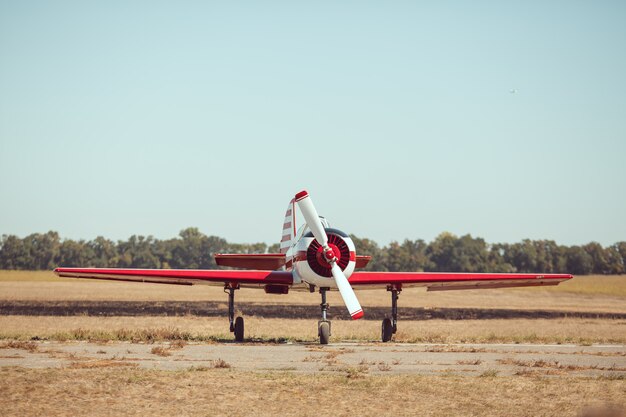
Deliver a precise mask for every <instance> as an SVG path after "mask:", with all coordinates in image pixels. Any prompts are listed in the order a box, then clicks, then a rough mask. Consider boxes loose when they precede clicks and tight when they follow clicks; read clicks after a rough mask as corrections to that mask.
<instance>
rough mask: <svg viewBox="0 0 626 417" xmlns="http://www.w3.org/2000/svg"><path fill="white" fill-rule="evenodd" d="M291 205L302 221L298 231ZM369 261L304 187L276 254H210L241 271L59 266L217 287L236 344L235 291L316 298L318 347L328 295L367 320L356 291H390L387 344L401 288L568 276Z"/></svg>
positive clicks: (69, 274)
mask: <svg viewBox="0 0 626 417" xmlns="http://www.w3.org/2000/svg"><path fill="white" fill-rule="evenodd" d="M296 206H297V207H298V208H299V209H300V212H301V213H302V216H303V217H304V224H303V225H302V226H301V227H300V228H299V230H296ZM370 260H371V256H362V255H357V254H356V248H355V245H354V242H353V241H352V239H351V238H350V237H349V236H348V235H347V234H346V233H344V232H342V231H341V230H339V229H335V228H332V227H330V225H329V223H328V221H327V220H326V219H325V218H324V217H321V216H319V215H318V213H317V210H316V209H315V206H314V205H313V201H312V200H311V197H310V195H309V194H308V192H307V191H306V190H303V191H300V192H299V193H297V194H296V195H295V197H294V198H292V199H291V201H290V202H289V205H288V207H287V211H286V213H285V220H284V223H283V229H282V238H281V241H280V252H279V253H263V254H221V253H218V254H215V261H216V263H217V265H220V266H225V267H234V268H242V269H239V270H234V269H230V270H197V269H196V270H193V269H121V268H63V267H60V268H56V269H55V270H54V272H55V273H56V275H57V276H59V277H66V278H92V279H103V280H116V281H135V282H137V281H138V282H148V283H166V284H179V285H196V284H206V285H218V286H222V285H223V287H224V292H225V293H227V294H228V320H229V323H230V332H231V333H234V336H235V341H236V342H242V341H244V319H243V317H236V318H235V291H236V290H238V289H240V288H259V289H260V288H263V289H264V290H265V292H266V293H268V294H288V293H289V290H296V291H297V290H300V291H309V292H311V293H313V292H315V290H316V289H317V290H318V291H319V293H320V295H321V300H322V302H321V304H320V306H321V318H320V320H319V321H318V323H317V326H318V337H319V342H320V344H323V345H325V344H328V342H329V339H330V336H331V322H330V320H329V319H328V316H327V312H328V307H329V305H328V303H327V302H326V292H327V291H334V290H338V291H339V293H340V294H341V297H342V299H343V301H344V303H345V305H346V307H347V309H348V312H349V313H350V316H351V317H352V319H353V320H358V319H360V318H362V317H363V316H364V311H363V308H362V307H361V304H360V303H359V300H358V298H357V296H356V294H355V293H354V289H353V287H354V288H358V289H386V290H387V291H389V292H390V293H391V317H387V318H385V319H384V320H383V322H382V326H381V340H382V341H383V342H389V341H390V340H391V339H392V337H393V334H395V333H396V331H397V328H398V326H397V325H398V296H399V294H400V292H401V291H402V290H403V289H404V288H409V287H426V288H427V290H428V291H444V290H466V289H486V288H508V287H530V286H547V285H558V284H559V283H561V282H563V281H566V280H568V279H571V278H573V276H572V275H569V274H528V273H522V274H517V273H507V274H500V273H492V274H486V273H458V272H457V273H449V272H369V271H356V270H357V269H362V268H364V267H365V266H367V264H368V262H369V261H370Z"/></svg>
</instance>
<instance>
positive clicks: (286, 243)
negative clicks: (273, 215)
mask: <svg viewBox="0 0 626 417" xmlns="http://www.w3.org/2000/svg"><path fill="white" fill-rule="evenodd" d="M295 204H296V202H295V199H293V198H292V199H291V201H290V202H289V206H288V207H287V212H286V213H285V221H284V222H283V234H282V237H281V239H280V253H286V252H287V251H288V250H289V248H290V247H291V245H292V244H293V239H294V238H295V237H296V205H295Z"/></svg>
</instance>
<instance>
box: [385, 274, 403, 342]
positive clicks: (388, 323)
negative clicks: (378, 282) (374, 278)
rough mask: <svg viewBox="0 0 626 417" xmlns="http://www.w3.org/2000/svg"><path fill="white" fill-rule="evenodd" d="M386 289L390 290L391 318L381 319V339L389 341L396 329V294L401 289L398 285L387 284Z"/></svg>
mask: <svg viewBox="0 0 626 417" xmlns="http://www.w3.org/2000/svg"><path fill="white" fill-rule="evenodd" d="M387 291H390V292H391V319H389V318H386V319H384V320H383V325H382V331H381V339H382V340H383V342H389V341H390V340H391V337H392V336H393V334H394V333H395V332H396V331H397V330H398V294H399V293H400V291H402V288H400V287H394V286H388V287H387Z"/></svg>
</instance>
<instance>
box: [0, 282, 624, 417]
mask: <svg viewBox="0 0 626 417" xmlns="http://www.w3.org/2000/svg"><path fill="white" fill-rule="evenodd" d="M358 296H359V298H360V299H361V301H362V304H363V306H364V308H365V311H366V320H359V321H357V322H352V321H350V320H341V319H337V316H341V311H342V310H343V305H342V302H341V299H340V297H339V295H338V294H337V293H333V294H331V295H330V296H329V302H330V303H331V306H332V307H331V315H332V314H335V318H334V319H333V329H332V330H333V335H332V338H331V342H333V341H361V342H362V341H377V340H379V337H380V317H381V316H383V315H385V314H386V312H387V309H389V303H390V301H389V294H388V293H387V292H385V291H360V292H359V293H358ZM236 302H237V307H238V309H239V310H240V311H241V312H242V313H243V315H244V316H245V317H246V338H247V339H246V340H247V342H248V343H276V342H283V341H289V340H290V341H303V342H307V341H315V340H316V338H317V329H316V321H317V314H318V311H319V307H318V304H319V295H318V294H309V293H305V292H293V293H290V294H288V295H286V296H285V295H282V296H277V295H267V294H265V293H264V292H263V291H258V290H250V289H247V290H246V289H244V290H241V291H238V292H237V295H236ZM226 305H227V298H226V295H225V294H224V293H223V292H222V289H221V288H218V287H208V286H193V287H186V286H167V285H158V284H138V283H120V282H102V281H90V280H74V279H59V278H57V277H55V276H54V275H53V274H52V273H50V272H15V271H0V311H4V313H0V338H1V339H4V342H3V343H5V344H6V343H11V342H10V341H11V340H23V341H25V342H16V343H28V342H27V340H28V339H33V338H34V339H43V340H45V339H50V340H60V341H63V340H67V341H72V340H91V341H98V342H103V343H106V342H107V341H108V343H114V342H111V341H116V340H124V341H131V342H136V343H155V342H161V341H169V342H172V341H181V340H182V341H184V340H189V341H195V342H197V343H201V344H202V343H207V344H211V343H219V342H223V341H231V340H232V335H231V334H230V333H229V332H228V322H227V319H226ZM399 307H400V310H399V314H400V323H399V331H398V333H397V335H396V336H395V340H396V341H397V342H432V343H442V344H445V343H470V342H473V343H499V342H511V343H574V344H579V345H582V346H584V345H589V344H595V343H617V344H626V276H620V277H605V276H591V277H576V278H574V279H573V280H571V281H569V282H566V283H564V284H561V285H559V286H558V287H551V288H528V289H504V290H485V291H476V290H472V291H450V292H434V293H427V292H426V291H424V290H423V289H407V290H405V291H403V292H402V294H401V297H400V304H399ZM100 310H102V311H101V313H99V311H100ZM135 310H136V311H135ZM20 311H22V312H23V314H16V313H15V312H20ZM46 311H48V312H52V313H51V314H46ZM194 312H195V313H194ZM122 313H123V314H122ZM403 317H404V318H403ZM468 317H469V319H467V318H468ZM367 318H369V319H367ZM460 318H465V319H463V320H460ZM149 346H154V348H153V350H155V353H154V354H153V356H155V357H160V356H159V351H158V349H159V348H160V345H159V344H158V343H155V344H154V345H149ZM0 353H1V352H0ZM619 360H622V359H621V357H618V358H616V361H619ZM88 365H89V366H87V363H80V362H77V363H76V364H73V365H72V366H67V367H60V368H43V369H26V368H21V367H1V368H0V410H2V412H1V413H0V414H2V415H20V416H29V415H80V414H83V415H85V414H86V415H96V416H97V415H145V414H153V415H172V414H178V415H216V416H222V415H229V416H240V415H249V414H251V413H255V414H257V415H260V416H261V415H276V414H280V415H285V416H291V415H299V416H308V415H319V414H333V415H352V414H358V415H363V416H381V415H407V416H408V415H411V416H412V415H424V416H444V415H445V416H448V415H467V416H511V415H515V416H553V415H567V416H585V417H599V416H608V417H616V416H621V417H623V416H624V414H623V413H622V411H621V410H623V409H624V407H626V381H625V380H624V379H623V377H622V376H621V375H618V376H613V377H609V376H601V377H583V376H573V375H571V374H563V375H560V374H554V375H551V374H548V373H544V374H536V373H533V372H528V373H520V374H518V375H514V376H510V375H509V376H505V375H499V374H498V372H497V371H495V370H492V371H489V370H487V371H485V372H483V373H482V374H480V376H466V375H458V374H455V373H454V372H444V373H442V374H441V375H434V376H433V375H412V374H409V375H375V374H368V373H363V372H359V370H358V369H355V370H350V369H348V370H346V372H343V373H335V374H301V373H294V372H289V371H288V370H287V371H276V370H273V371H267V372H248V371H243V370H238V369H236V367H234V368H228V367H209V368H207V367H191V368H189V369H187V370H185V371H166V370H150V369H140V368H137V367H133V366H128V364H125V365H124V366H120V364H119V362H117V361H110V360H104V359H103V360H101V361H96V362H89V363H88ZM468 366H472V365H471V364H468ZM607 404H609V405H610V404H614V405H615V406H616V408H615V409H614V410H613V411H610V410H608V409H606V408H603V409H602V410H600V409H595V408H593V407H606V406H607ZM589 407H591V408H589Z"/></svg>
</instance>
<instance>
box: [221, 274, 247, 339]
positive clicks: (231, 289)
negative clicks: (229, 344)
mask: <svg viewBox="0 0 626 417" xmlns="http://www.w3.org/2000/svg"><path fill="white" fill-rule="evenodd" d="M238 289H239V284H226V285H224V292H225V293H227V294H228V322H229V324H230V332H231V333H235V341H237V342H242V341H243V326H244V323H243V317H237V319H235V290H238Z"/></svg>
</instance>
